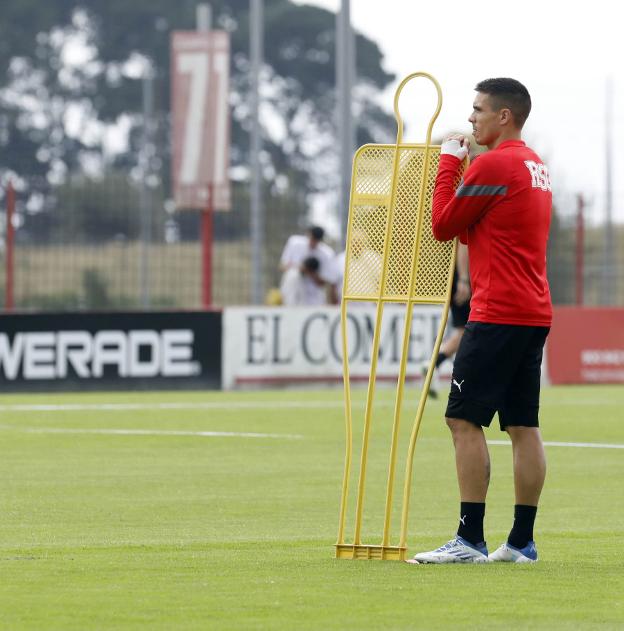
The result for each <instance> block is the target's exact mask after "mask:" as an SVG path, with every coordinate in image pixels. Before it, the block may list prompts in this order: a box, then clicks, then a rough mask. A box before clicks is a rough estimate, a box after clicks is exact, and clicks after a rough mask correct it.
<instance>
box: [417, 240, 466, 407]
mask: <svg viewBox="0 0 624 631" xmlns="http://www.w3.org/2000/svg"><path fill="white" fill-rule="evenodd" d="M470 295H471V292H470V276H469V272H468V249H467V248H466V246H465V244H463V243H460V244H459V247H458V248H457V264H456V266H455V272H454V274H453V287H452V288H451V296H452V299H451V324H452V327H453V330H452V332H451V334H450V335H449V336H448V337H447V338H446V339H445V340H444V341H443V342H442V345H441V346H440V352H439V353H438V357H437V359H436V365H435V370H434V372H433V376H432V377H431V383H430V384H429V396H430V397H431V398H432V399H437V398H438V394H439V392H440V379H439V377H438V368H439V367H440V365H441V364H442V363H443V362H445V361H446V360H447V359H450V358H451V357H453V355H455V353H456V352H457V349H458V348H459V343H460V342H461V339H462V336H463V334H464V327H465V326H466V322H468V317H469V316H470ZM428 370H429V360H425V361H424V362H423V363H422V364H421V372H422V376H423V378H424V377H425V376H426V374H427V371H428Z"/></svg>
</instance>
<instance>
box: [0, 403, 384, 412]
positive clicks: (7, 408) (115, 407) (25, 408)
mask: <svg viewBox="0 0 624 631" xmlns="http://www.w3.org/2000/svg"><path fill="white" fill-rule="evenodd" d="M387 405H390V403H388V404H387ZM343 407H344V403H342V402H341V401H280V402H275V401H223V402H221V401H214V402H203V403H183V402H179V403H65V404H59V405H54V404H39V405H32V404H15V405H0V412H74V411H78V412H84V411H88V410H112V411H115V412H121V411H124V410H248V409H254V408H259V409H267V408H270V409H276V408H277V409H279V408H282V409H290V408H293V409H302V408H304V409H305V408H343Z"/></svg>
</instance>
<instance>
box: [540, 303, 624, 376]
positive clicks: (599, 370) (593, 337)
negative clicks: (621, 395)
mask: <svg viewBox="0 0 624 631" xmlns="http://www.w3.org/2000/svg"><path fill="white" fill-rule="evenodd" d="M546 349H547V360H548V373H549V378H550V382H551V383H553V384H563V383H624V309H615V308H613V309H611V308H606V307H597V308H582V307H555V310H554V315H553V326H552V329H551V331H550V335H549V336H548V343H547V345H546Z"/></svg>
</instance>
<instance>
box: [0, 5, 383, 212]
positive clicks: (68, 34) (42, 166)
mask: <svg viewBox="0 0 624 631" xmlns="http://www.w3.org/2000/svg"><path fill="white" fill-rule="evenodd" d="M211 4H212V8H213V15H214V21H213V24H214V27H218V28H224V29H226V30H228V31H229V32H230V33H231V44H232V53H233V54H232V68H231V77H232V89H231V109H232V115H233V129H232V145H233V146H232V152H231V156H232V165H233V166H234V167H236V166H239V167H245V166H246V165H247V164H248V163H249V156H248V152H249V146H248V145H249V143H248V126H249V115H250V112H249V79H248V70H249V58H248V41H249V13H248V4H249V3H248V0H227V1H225V0H215V1H213V2H212V3H211ZM195 5H196V1H195V0H192V1H191V0H179V1H178V2H175V3H172V2H169V1H168V0H150V1H149V2H148V0H133V1H132V2H127V1H125V0H124V1H121V0H110V1H107V2H103V1H102V0H82V1H80V2H79V1H77V0H50V1H49V2H46V3H43V4H42V3H40V2H35V0H5V1H4V2H3V3H2V7H1V8H0V53H2V57H3V58H4V59H7V60H8V62H7V64H6V65H5V66H3V67H1V68H0V85H1V86H2V87H1V88H0V108H1V114H0V148H1V149H2V156H3V158H1V160H2V163H3V164H2V163H0V174H2V173H4V174H6V172H7V171H13V172H14V173H16V174H17V175H18V176H19V177H20V178H21V181H19V182H18V186H19V187H20V188H22V190H26V191H28V192H30V193H31V194H33V193H34V192H36V191H39V192H40V193H41V192H43V193H44V198H45V196H46V195H45V194H46V193H47V192H49V191H50V189H51V188H53V187H55V186H58V185H60V184H61V183H62V182H63V181H64V180H65V177H66V174H67V173H69V172H73V171H82V172H84V173H86V174H88V175H91V176H93V177H97V176H101V175H102V174H103V173H104V171H106V170H107V169H110V168H123V169H124V170H126V171H128V172H130V173H131V175H132V176H133V177H135V178H141V177H143V176H144V174H143V173H142V172H140V170H138V169H137V165H138V163H139V160H138V153H139V149H140V142H141V141H140V131H141V125H142V122H143V121H142V119H141V115H140V111H141V79H142V77H143V76H144V75H145V73H146V72H153V73H154V74H155V75H156V77H157V81H156V86H157V95H156V104H157V111H156V113H155V118H156V121H157V123H158V124H157V129H158V132H157V139H158V143H159V152H158V154H159V155H158V157H157V160H156V162H157V164H156V165H155V166H156V168H155V171H156V173H158V174H159V176H160V177H161V179H162V180H163V185H164V187H165V192H166V191H167V187H168V180H169V177H168V172H169V157H168V108H169V97H168V95H169V37H170V33H171V31H172V30H179V29H193V28H194V20H195V17H194V15H195ZM265 18H266V20H265V33H266V40H265V41H266V42H267V45H266V46H265V53H266V64H265V67H264V70H263V80H264V100H265V108H264V111H263V114H264V128H265V130H264V133H265V145H264V146H265V156H264V161H263V162H264V167H265V177H266V178H267V179H268V180H270V181H271V182H275V181H277V177H278V176H279V175H280V174H282V175H283V176H285V177H286V178H287V181H288V182H290V183H291V185H292V183H296V185H297V186H298V187H299V186H303V187H304V189H305V190H323V189H324V188H327V187H328V184H329V187H331V186H332V185H333V182H332V177H333V176H334V175H333V174H334V173H335V167H334V163H333V161H334V158H333V147H332V143H333V138H334V137H335V130H334V124H335V123H334V115H333V114H334V101H335V94H334V83H335V81H334V48H335V46H334V44H335V42H334V35H335V24H334V20H335V17H334V15H333V14H332V13H330V12H328V11H326V10H323V9H320V8H317V7H311V6H305V5H304V6H298V5H294V4H292V3H291V2H289V1H288V0H271V2H268V3H267V8H266V15H265ZM356 49H357V60H358V62H357V74H358V77H357V85H356V88H355V90H354V94H355V95H356V107H357V111H358V139H359V140H360V141H361V142H364V141H367V140H371V139H372V140H377V141H379V140H386V139H387V138H388V137H391V135H392V132H393V130H394V122H393V120H392V118H391V117H390V116H389V115H388V114H386V113H385V112H384V111H383V110H382V109H381V108H380V107H379V106H378V105H377V104H376V102H375V101H374V98H375V96H376V95H377V94H378V92H379V91H380V90H381V89H383V88H384V87H385V86H386V85H387V84H388V83H389V81H391V80H392V79H393V76H392V75H391V74H389V73H387V72H385V71H384V70H383V69H382V67H381V61H382V54H381V52H380V50H379V48H378V47H377V45H376V44H375V43H373V42H372V41H370V40H369V39H367V38H365V37H364V36H362V35H358V36H357V38H356ZM113 128H114V129H116V130H117V134H116V136H117V137H119V136H123V138H126V139H127V144H126V145H124V143H123V142H121V144H120V146H117V147H113V146H112V142H111V139H110V132H111V129H113ZM117 142H118V143H119V139H118V141H117ZM239 172H240V173H242V174H243V175H242V177H243V178H244V177H245V175H244V173H245V172H244V168H243V169H242V170H240V169H239ZM334 177H335V176H334ZM28 204H30V206H31V207H30V208H28ZM26 206H27V210H30V211H31V212H40V211H42V210H44V211H45V210H46V208H45V207H44V208H42V207H40V206H37V204H36V203H35V202H34V201H33V198H32V195H31V197H30V198H29V200H28V203H27V205H26Z"/></svg>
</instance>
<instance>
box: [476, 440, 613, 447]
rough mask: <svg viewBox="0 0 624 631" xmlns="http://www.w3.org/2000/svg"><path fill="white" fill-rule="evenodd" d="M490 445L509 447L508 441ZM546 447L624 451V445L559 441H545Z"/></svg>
mask: <svg viewBox="0 0 624 631" xmlns="http://www.w3.org/2000/svg"><path fill="white" fill-rule="evenodd" d="M487 442H488V445H509V446H511V442H510V441H508V440H488V441H487ZM544 446H545V447H587V448H589V449H624V445H617V444H610V443H561V442H557V441H545V442H544Z"/></svg>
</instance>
